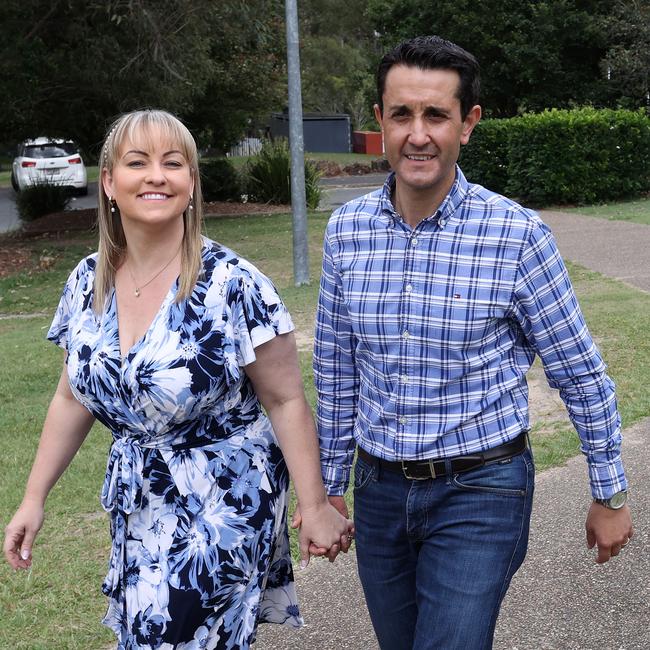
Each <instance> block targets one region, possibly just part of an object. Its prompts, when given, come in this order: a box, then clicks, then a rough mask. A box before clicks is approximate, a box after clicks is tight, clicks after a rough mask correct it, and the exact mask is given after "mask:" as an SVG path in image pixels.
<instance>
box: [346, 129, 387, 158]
mask: <svg viewBox="0 0 650 650" xmlns="http://www.w3.org/2000/svg"><path fill="white" fill-rule="evenodd" d="M352 151H353V152H354V153H370V154H373V155H375V156H381V155H382V154H383V153H384V148H383V143H382V140H381V133H378V132H377V131H353V132H352Z"/></svg>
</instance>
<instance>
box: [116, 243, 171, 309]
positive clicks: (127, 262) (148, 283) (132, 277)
mask: <svg viewBox="0 0 650 650" xmlns="http://www.w3.org/2000/svg"><path fill="white" fill-rule="evenodd" d="M181 246H182V243H181ZM181 246H179V247H178V249H177V250H176V252H175V253H174V257H172V258H171V259H170V260H169V262H167V264H165V266H163V267H162V269H160V271H158V272H157V273H156V274H155V275H154V276H153V277H152V278H150V279H149V280H147V281H146V282H145V283H144V284H141V285H140V286H138V283H137V281H136V279H135V276H134V275H133V271H131V266H130V264H129V258H128V256H127V258H126V270H127V271H128V272H129V275H130V276H131V280H133V286H134V287H135V291H134V292H133V293H134V295H135V297H136V298H139V297H140V293H141V291H142V289H144V288H145V287H146V286H148V285H150V284H151V283H152V282H153V281H154V280H155V279H156V278H157V277H158V276H159V275H160V274H161V273H162V272H163V271H164V270H165V269H166V268H167V267H168V266H169V265H170V264H171V263H172V262H173V261H174V260H175V259H176V257H177V255H178V254H179V253H180V251H181Z"/></svg>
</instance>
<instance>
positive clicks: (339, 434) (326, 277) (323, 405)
mask: <svg viewBox="0 0 650 650" xmlns="http://www.w3.org/2000/svg"><path fill="white" fill-rule="evenodd" d="M355 345H356V339H355V336H354V333H353V331H352V327H351V325H350V320H349V318H348V314H347V309H346V307H345V303H344V301H343V295H342V291H341V278H340V275H339V273H338V271H337V268H336V265H335V262H334V259H333V254H332V249H331V245H330V241H329V238H328V233H326V234H325V243H324V246H323V268H322V274H321V281H320V293H319V298H318V310H317V313H316V335H315V340H314V381H315V384H316V391H317V393H318V409H317V424H318V434H319V440H320V448H321V468H322V472H323V481H324V483H325V488H326V489H327V492H328V494H330V495H333V496H341V495H343V494H344V493H345V491H346V489H347V486H348V483H349V479H350V471H351V467H352V460H353V458H354V448H355V443H354V437H353V434H352V431H353V428H354V421H355V418H356V409H357V399H358V391H359V378H358V372H357V368H356V364H355Z"/></svg>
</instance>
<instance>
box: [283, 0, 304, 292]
mask: <svg viewBox="0 0 650 650" xmlns="http://www.w3.org/2000/svg"><path fill="white" fill-rule="evenodd" d="M285 14H286V22H287V70H288V73H289V148H290V151H291V212H292V214H293V279H294V284H295V285H296V286H297V287H299V286H300V285H302V284H309V253H308V249H307V198H306V194H305V145H304V140H303V133H302V92H301V90H300V53H299V50H298V43H299V36H298V7H297V0H285Z"/></svg>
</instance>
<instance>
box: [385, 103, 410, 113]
mask: <svg viewBox="0 0 650 650" xmlns="http://www.w3.org/2000/svg"><path fill="white" fill-rule="evenodd" d="M388 110H389V111H390V112H391V113H410V112H411V109H410V108H409V107H408V106H407V105H406V104H396V105H394V106H389V107H388Z"/></svg>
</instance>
